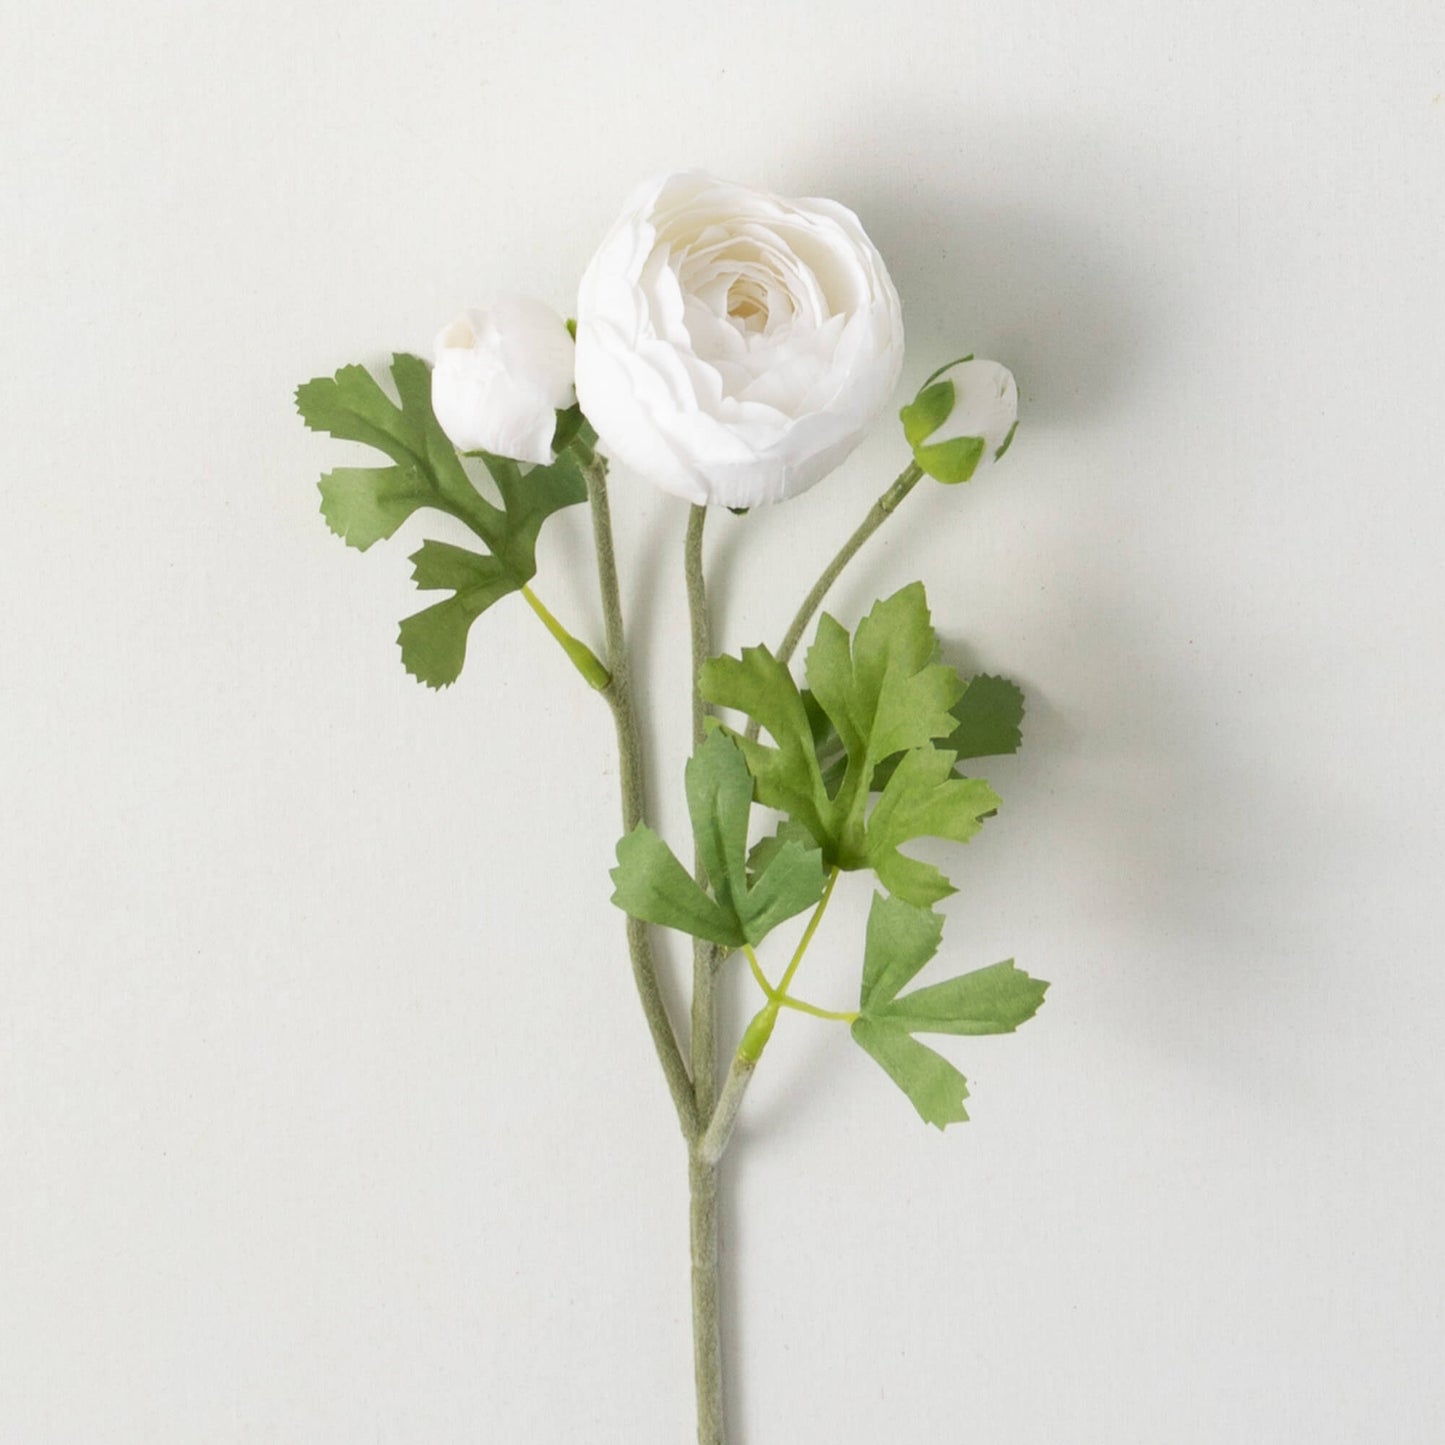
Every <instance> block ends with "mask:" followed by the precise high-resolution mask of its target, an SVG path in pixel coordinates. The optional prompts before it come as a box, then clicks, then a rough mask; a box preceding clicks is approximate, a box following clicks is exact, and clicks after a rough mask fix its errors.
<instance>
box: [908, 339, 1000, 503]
mask: <svg viewBox="0 0 1445 1445" xmlns="http://www.w3.org/2000/svg"><path fill="white" fill-rule="evenodd" d="M900 415H901V417H902V419H903V432H904V435H905V436H906V437H907V438H908V441H909V444H910V445H911V446H912V447H913V455H914V457H915V459H916V460H917V462H918V465H919V466H920V467H922V468H923V470H924V471H925V472H927V473H928V475H929V476H931V477H936V478H937V479H938V480H939V481H941V482H966V481H968V480H969V478H970V477H972V476H973V475H974V474H975V473H976V472H977V471H978V470H979V469H980V468H981V467H986V466H988V465H990V464H991V463H992V462H994V461H997V460H998V458H999V457H1001V456H1002V455H1003V454H1004V452H1006V451H1007V450H1008V446H1009V443H1010V442H1011V441H1012V440H1013V434H1014V429H1015V428H1016V427H1017V426H1018V419H1019V392H1018V387H1017V386H1016V385H1015V384H1014V378H1013V372H1011V371H1010V370H1009V369H1008V367H1006V366H1000V365H999V364H998V362H996V361H985V360H983V359H978V360H975V359H974V358H973V357H972V356H969V357H966V358H965V359H964V360H962V361H955V362H954V363H953V364H952V365H950V366H945V367H944V368H943V370H942V371H938V372H935V373H934V374H933V375H932V376H931V377H929V379H928V381H927V382H926V383H925V385H924V386H923V389H922V390H921V391H920V392H919V393H918V395H917V396H916V397H915V398H914V399H913V401H911V402H910V403H909V404H908V405H907V406H905V407H904V408H903V410H902V412H901V413H900Z"/></svg>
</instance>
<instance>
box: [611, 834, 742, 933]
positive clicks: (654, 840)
mask: <svg viewBox="0 0 1445 1445" xmlns="http://www.w3.org/2000/svg"><path fill="white" fill-rule="evenodd" d="M612 882H613V885H614V890H615V891H614V892H613V894H612V901H613V902H614V903H615V904H616V905H617V906H618V907H619V908H620V909H621V910H622V911H623V912H624V913H627V914H630V915H631V916H632V917H633V918H640V919H642V920H643V921H644V922H646V923H656V924H659V925H661V926H662V927H663V928H676V929H678V930H679V931H680V932H682V933H690V934H692V935H693V937H695V938H706V939H708V940H710V941H711V942H713V943H721V944H723V945H724V946H726V947H728V948H736V947H738V945H739V944H741V943H742V941H743V937H742V930H741V928H740V927H739V926H738V922H737V920H736V919H735V918H731V917H729V916H728V914H727V912H726V911H725V910H724V909H722V908H720V907H719V906H718V905H717V904H716V903H714V902H713V900H712V899H711V898H709V897H708V896H707V893H706V892H705V891H704V890H703V889H702V888H700V887H699V886H698V884H697V882H696V880H695V879H694V878H693V876H692V874H691V873H689V872H688V871H687V869H686V868H684V867H683V866H682V864H681V863H679V862H678V861H677V855H676V854H675V853H674V852H673V851H672V849H671V848H669V847H668V846H667V844H666V843H664V842H663V841H662V839H661V838H659V837H658V836H657V834H656V833H654V832H653V831H652V829H651V828H649V827H647V825H646V824H644V823H639V824H638V826H637V827H636V828H634V829H633V830H632V832H630V833H628V834H626V835H625V836H624V837H623V838H622V839H621V841H619V843H618V844H617V867H615V868H614V869H613V870H612Z"/></svg>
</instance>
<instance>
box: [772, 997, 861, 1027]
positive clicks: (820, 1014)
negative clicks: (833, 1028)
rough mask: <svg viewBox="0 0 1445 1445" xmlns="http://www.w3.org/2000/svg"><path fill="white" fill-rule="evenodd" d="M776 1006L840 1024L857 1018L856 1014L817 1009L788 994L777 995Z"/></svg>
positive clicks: (815, 1006) (814, 1005) (849, 1022)
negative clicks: (832, 1020) (833, 1020)
mask: <svg viewBox="0 0 1445 1445" xmlns="http://www.w3.org/2000/svg"><path fill="white" fill-rule="evenodd" d="M778 1006H779V1007H780V1008H791V1009H796V1010H797V1011H798V1012H799V1013H800V1014H810V1015H811V1016H812V1017H813V1018H815V1019H836V1020H837V1021H838V1022H839V1023H842V1024H851V1023H853V1022H854V1021H855V1020H856V1019H857V1017H858V1015H857V1014H856V1013H840V1012H838V1011H837V1010H836V1009H830V1008H819V1007H818V1005H817V1004H815V1003H808V1002H807V1001H806V1000H804V999H800V998H794V997H793V996H792V994H790V993H784V994H779V995H778Z"/></svg>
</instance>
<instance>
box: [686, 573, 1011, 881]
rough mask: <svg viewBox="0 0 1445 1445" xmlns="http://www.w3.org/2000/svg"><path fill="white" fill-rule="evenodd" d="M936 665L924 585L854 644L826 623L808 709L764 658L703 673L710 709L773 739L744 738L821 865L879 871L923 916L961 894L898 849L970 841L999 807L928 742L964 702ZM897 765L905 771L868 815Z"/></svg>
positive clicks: (754, 652) (777, 801)
mask: <svg viewBox="0 0 1445 1445" xmlns="http://www.w3.org/2000/svg"><path fill="white" fill-rule="evenodd" d="M937 657H938V638H937V635H936V634H935V632H934V630H933V625H932V622H931V620H930V618H929V613H928V601H927V598H926V596H925V595H924V590H923V586H922V584H921V583H918V582H915V583H912V584H911V585H909V586H907V587H905V588H903V589H902V590H901V591H899V592H897V593H895V594H894V595H893V596H892V597H889V598H886V599H884V600H883V601H881V602H879V603H877V604H875V606H874V607H873V609H872V611H871V612H870V613H869V614H868V616H867V617H865V618H864V619H863V621H862V622H861V623H859V625H858V628H857V631H856V632H855V633H854V635H853V636H852V637H851V638H850V637H849V635H848V633H847V632H846V631H845V630H844V629H843V627H842V626H841V625H840V624H839V623H838V622H837V621H835V620H834V619H833V618H832V617H830V616H828V615H826V614H825V615H824V616H823V617H822V619H821V620H820V622H819V625H818V635H817V639H816V641H815V642H814V644H813V646H812V647H811V648H810V649H809V651H808V656H807V660H806V664H805V668H806V674H807V680H808V684H809V693H808V695H807V697H806V698H805V697H804V695H803V694H802V693H800V692H799V690H798V687H797V684H796V683H795V682H794V681H793V678H792V675H791V674H790V673H789V671H788V669H787V668H786V667H785V666H783V664H782V663H781V662H779V661H778V660H777V659H776V658H775V657H774V656H773V655H772V653H771V652H769V651H768V649H767V648H765V647H752V648H747V649H745V650H744V651H743V653H742V656H741V657H718V658H713V659H712V660H711V661H709V662H707V663H705V664H704V666H703V668H702V671H701V674H700V676H699V685H700V687H701V689H702V694H703V696H704V697H705V698H706V699H707V700H708V701H709V702H712V703H714V704H717V705H718V706H721V707H731V708H737V709H739V710H740V711H742V712H745V713H747V714H749V715H750V716H751V717H753V718H755V719H756V720H757V721H758V723H759V724H760V725H761V727H762V728H763V729H765V730H766V731H767V733H768V734H769V735H770V737H771V738H772V740H773V742H772V745H767V744H764V743H761V742H753V741H749V740H748V739H746V738H742V737H739V738H738V745H739V746H740V747H741V748H742V749H743V754H744V756H745V758H746V759H747V764H748V768H749V769H750V770H751V772H752V775H753V778H754V780H755V783H756V796H757V800H758V801H759V802H760V803H763V804H765V805H766V806H768V807H772V808H777V809H779V810H780V811H782V812H784V813H786V814H788V816H789V818H790V819H792V821H793V822H794V823H795V824H799V825H801V826H802V827H803V828H806V829H807V831H808V833H809V835H810V836H811V837H812V838H813V840H814V841H815V842H816V843H817V845H818V846H819V848H820V849H821V850H822V853H823V860H824V862H825V863H827V864H829V865H834V866H837V867H839V868H843V869H857V868H873V869H875V870H876V871H877V872H878V874H879V877H880V879H881V880H882V881H883V883H884V884H885V886H886V887H887V888H888V889H889V890H890V891H891V892H894V893H897V894H899V895H900V896H901V897H904V898H906V899H908V900H909V901H910V902H914V903H918V904H922V905H927V904H930V903H932V902H934V901H936V900H937V899H939V898H942V897H944V896H945V895H946V894H948V893H950V892H952V891H953V890H952V886H951V885H950V884H949V883H948V882H947V880H946V879H944V878H943V876H942V875H941V874H940V873H939V872H938V870H937V869H935V868H932V867H931V866H929V865H927V864H923V863H918V862H916V861H915V860H913V859H910V858H906V857H904V856H903V854H901V853H900V852H899V851H898V850H899V848H900V846H901V845H902V844H904V843H906V842H908V841H910V840H911V839H914V838H923V837H938V838H950V839H953V840H954V841H956V842H964V841H966V840H967V839H968V838H970V837H971V836H972V835H973V834H974V833H975V832H976V831H977V830H978V825H979V820H980V819H981V818H982V817H984V816H986V815H987V814H989V813H992V812H994V811H995V810H996V809H997V807H998V798H997V797H996V796H995V795H994V793H993V792H992V790H991V789H989V787H988V786H987V784H985V783H981V782H977V781H974V780H970V779H963V778H953V777H951V773H952V769H953V763H954V760H955V755H954V754H952V753H950V752H945V751H941V750H938V749H936V748H935V747H934V745H933V744H934V740H935V739H939V738H947V737H949V736H950V735H952V734H953V733H954V732H955V731H956V730H957V729H958V727H959V719H958V718H957V717H956V716H955V714H954V713H953V712H952V711H950V709H952V708H953V707H955V706H956V705H957V704H958V703H959V702H960V700H961V698H962V697H963V696H965V695H966V689H965V687H964V685H963V683H962V682H960V680H959V678H958V675H957V674H956V673H955V672H954V671H953V669H952V668H950V667H947V666H945V665H943V664H942V663H940V662H939V661H938V660H937ZM820 747H822V748H823V749H824V751H823V754H822V757H821V758H820V751H819V749H820ZM840 750H841V751H840ZM889 760H897V761H896V762H895V763H894V765H893V766H892V769H891V775H890V776H889V777H888V778H887V786H886V787H884V788H883V792H882V795H881V796H880V797H879V799H878V801H877V803H876V804H875V805H874V806H873V808H872V811H871V812H870V811H869V802H870V796H871V793H872V791H873V788H874V787H875V786H878V785H879V784H878V783H877V781H876V780H877V779H878V775H879V769H880V766H881V765H882V764H883V763H885V762H886V761H889ZM825 765H826V766H827V773H826V775H825V772H824V767H825Z"/></svg>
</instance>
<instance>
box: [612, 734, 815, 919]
mask: <svg viewBox="0 0 1445 1445" xmlns="http://www.w3.org/2000/svg"><path fill="white" fill-rule="evenodd" d="M686 784H687V807H688V813H689V815H690V817H691V819H692V830H693V840H694V843H695V845H696V848H697V853H698V857H699V859H700V860H701V863H702V867H703V872H704V874H705V875H706V877H707V879H708V882H709V883H710V884H711V885H712V895H711V896H709V895H708V893H707V892H706V891H705V890H704V889H703V888H702V887H701V886H700V885H699V884H698V883H697V881H696V880H695V879H694V878H693V877H692V875H691V874H690V873H689V872H688V871H687V869H686V868H684V867H683V866H682V864H681V863H679V862H678V860H677V857H676V855H675V854H674V853H673V851H672V850H671V849H670V848H669V847H668V846H667V844H666V843H664V842H663V841H662V839H661V838H660V837H658V835H657V834H656V833H655V832H653V830H652V829H651V828H648V827H646V826H645V825H639V826H638V827H636V828H634V829H633V830H632V832H631V833H628V834H627V835H626V836H625V837H624V838H623V839H622V840H621V841H620V842H619V843H618V845H617V867H616V868H614V869H613V870H612V881H613V883H614V885H615V887H616V891H615V892H614V893H613V895H612V901H613V902H614V903H615V904H616V905H617V906H618V907H619V908H621V909H622V910H623V911H624V912H626V913H629V914H631V915H632V917H634V918H641V919H643V920H645V921H646V922H648V923H657V924H661V925H663V926H664V927H667V928H676V929H679V930H681V931H682V932H684V933H690V934H692V935H693V936H694V937H697V938H705V939H708V940H710V941H711V942H713V943H718V944H722V945H724V946H725V947H729V948H738V947H741V946H742V945H743V944H744V943H748V944H756V943H758V942H760V941H761V940H762V939H763V938H764V937H766V935H767V934H768V933H769V932H771V930H772V929H774V928H776V927H777V925H778V924H779V923H782V922H783V921H784V920H785V919H788V918H792V917H793V916H794V915H795V914H798V913H801V912H803V910H804V909H806V908H811V907H812V906H813V904H815V903H816V902H817V901H818V899H819V897H820V896H821V895H822V892H823V876H824V870H823V859H822V855H821V854H820V853H819V851H818V849H817V848H816V847H815V846H813V844H812V843H811V840H807V841H799V840H798V839H796V838H781V839H779V838H774V839H772V840H770V842H771V846H770V847H769V848H768V849H766V850H765V852H764V855H763V856H762V860H761V861H760V862H759V861H757V857H758V855H757V854H755V855H754V861H753V867H752V870H751V871H749V858H748V815H749V812H750V810H751V808H752V798H753V779H752V776H751V774H750V773H749V772H748V766H747V763H746V762H745V761H744V760H743V756H742V754H741V753H740V752H739V751H738V748H737V745H736V744H735V743H734V742H733V741H732V740H731V739H730V738H728V737H727V736H726V735H725V734H723V733H721V732H713V733H710V734H709V735H708V737H707V738H706V739H705V740H704V741H703V743H702V744H701V745H700V746H699V748H698V750H697V751H696V752H695V753H694V754H693V756H692V758H691V759H690V760H689V762H688V765H687V773H686ZM760 846H761V845H760Z"/></svg>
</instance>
